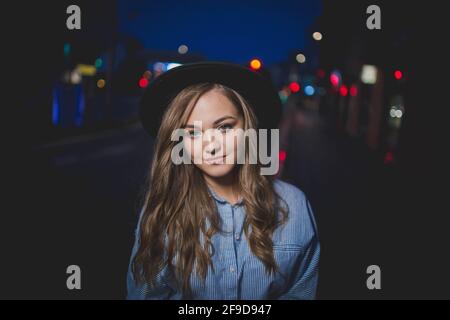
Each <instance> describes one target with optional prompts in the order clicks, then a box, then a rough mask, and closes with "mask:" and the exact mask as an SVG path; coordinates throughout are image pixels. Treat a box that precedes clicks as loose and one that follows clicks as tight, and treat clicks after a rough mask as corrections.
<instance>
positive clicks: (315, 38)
mask: <svg viewBox="0 0 450 320" xmlns="http://www.w3.org/2000/svg"><path fill="white" fill-rule="evenodd" d="M312 37H313V39H314V40H316V41H320V40H322V34H321V33H320V32H317V31H316V32H314V33H313V34H312Z"/></svg>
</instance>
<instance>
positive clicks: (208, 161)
mask: <svg viewBox="0 0 450 320" xmlns="http://www.w3.org/2000/svg"><path fill="white" fill-rule="evenodd" d="M225 158H226V155H225V156H221V157H215V158H209V159H204V160H203V161H204V162H205V163H206V164H223V163H225V161H224V160H225Z"/></svg>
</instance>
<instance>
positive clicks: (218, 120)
mask: <svg viewBox="0 0 450 320" xmlns="http://www.w3.org/2000/svg"><path fill="white" fill-rule="evenodd" d="M229 118H231V119H236V118H235V117H233V116H225V117H222V118H219V119H217V120H216V121H214V124H218V123H219V122H221V121H223V120H225V119H229Z"/></svg>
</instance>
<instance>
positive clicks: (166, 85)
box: [139, 62, 281, 137]
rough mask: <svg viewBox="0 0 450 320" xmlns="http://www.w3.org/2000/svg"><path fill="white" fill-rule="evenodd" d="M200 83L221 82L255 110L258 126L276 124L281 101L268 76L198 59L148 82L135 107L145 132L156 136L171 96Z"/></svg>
mask: <svg viewBox="0 0 450 320" xmlns="http://www.w3.org/2000/svg"><path fill="white" fill-rule="evenodd" d="M204 82H209V83H219V84H223V85H225V86H227V87H229V88H232V89H234V90H236V91H237V92H238V93H239V94H241V95H242V96H243V97H244V99H246V100H247V102H248V103H249V104H250V106H251V107H252V109H253V111H254V112H255V114H256V117H257V119H258V128H259V129H272V128H277V127H278V124H279V121H280V118H281V102H280V99H279V96H278V93H277V91H276V90H275V88H274V87H273V85H272V83H271V82H270V81H269V80H268V79H266V78H264V77H263V76H261V75H260V74H259V73H257V72H255V71H252V70H250V69H248V68H245V67H243V66H240V65H237V64H232V63H226V62H199V63H189V64H184V65H181V66H178V67H175V68H173V69H170V70H169V71H167V72H165V73H163V74H161V75H160V76H158V77H157V78H156V79H155V80H154V81H152V82H151V83H150V85H149V86H148V87H147V89H146V90H145V92H144V95H143V97H142V99H141V104H140V110H139V115H140V119H141V122H142V125H143V127H144V128H145V129H146V131H147V132H148V133H149V134H150V135H151V136H152V137H156V135H157V132H158V130H159V126H160V124H161V120H162V116H163V114H164V111H165V110H166V108H167V106H168V105H169V104H170V102H171V101H172V99H173V98H174V97H175V96H176V95H177V94H178V93H179V92H180V91H181V90H183V89H184V88H186V87H187V86H190V85H193V84H197V83H204Z"/></svg>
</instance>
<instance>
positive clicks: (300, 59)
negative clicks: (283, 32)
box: [295, 53, 306, 63]
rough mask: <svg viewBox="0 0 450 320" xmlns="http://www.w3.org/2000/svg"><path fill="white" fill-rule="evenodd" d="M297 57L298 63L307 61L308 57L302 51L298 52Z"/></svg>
mask: <svg viewBox="0 0 450 320" xmlns="http://www.w3.org/2000/svg"><path fill="white" fill-rule="evenodd" d="M295 59H296V60H297V62H298V63H305V61H306V57H305V55H304V54H302V53H299V54H297V56H296V57H295Z"/></svg>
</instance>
